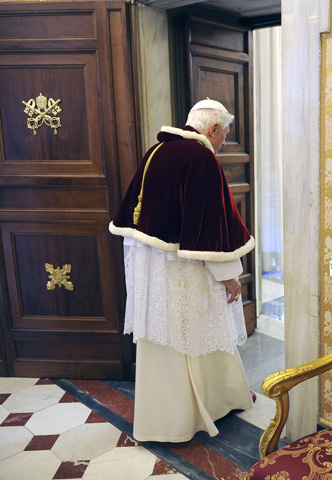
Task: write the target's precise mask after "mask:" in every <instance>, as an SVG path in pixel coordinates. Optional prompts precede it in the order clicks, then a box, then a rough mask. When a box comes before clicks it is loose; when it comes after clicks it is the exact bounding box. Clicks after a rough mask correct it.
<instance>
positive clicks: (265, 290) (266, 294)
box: [262, 278, 284, 303]
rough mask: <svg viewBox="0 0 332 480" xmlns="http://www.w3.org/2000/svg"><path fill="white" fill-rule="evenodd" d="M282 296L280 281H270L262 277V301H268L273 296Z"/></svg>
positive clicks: (273, 297) (282, 289)
mask: <svg viewBox="0 0 332 480" xmlns="http://www.w3.org/2000/svg"><path fill="white" fill-rule="evenodd" d="M283 296H284V286H283V285H282V284H281V283H277V282H272V280H267V279H266V278H262V303H266V302H270V301H271V300H274V299H275V298H280V297H283Z"/></svg>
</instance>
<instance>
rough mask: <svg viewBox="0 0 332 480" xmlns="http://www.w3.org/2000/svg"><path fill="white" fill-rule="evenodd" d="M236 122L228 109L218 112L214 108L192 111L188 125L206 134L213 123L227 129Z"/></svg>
mask: <svg viewBox="0 0 332 480" xmlns="http://www.w3.org/2000/svg"><path fill="white" fill-rule="evenodd" d="M233 120H234V115H232V114H231V113H229V112H228V111H227V110H226V109H225V111H223V110H216V109H214V108H199V109H197V110H190V112H189V114H188V118H187V122H186V125H190V126H191V127H193V128H194V129H195V130H197V131H198V132H200V133H206V132H207V130H208V129H209V127H210V126H211V125H212V124H213V123H217V124H218V125H220V126H221V128H226V127H227V126H228V125H229V124H230V123H232V121H233Z"/></svg>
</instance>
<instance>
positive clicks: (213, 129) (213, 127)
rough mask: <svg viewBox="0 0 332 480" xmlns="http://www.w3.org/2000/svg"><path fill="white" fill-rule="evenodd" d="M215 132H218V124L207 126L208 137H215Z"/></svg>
mask: <svg viewBox="0 0 332 480" xmlns="http://www.w3.org/2000/svg"><path fill="white" fill-rule="evenodd" d="M217 131H218V124H217V123H212V124H211V125H210V126H209V135H210V136H211V137H212V138H213V137H215V136H216V134H217Z"/></svg>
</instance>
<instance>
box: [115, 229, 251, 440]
mask: <svg viewBox="0 0 332 480" xmlns="http://www.w3.org/2000/svg"><path fill="white" fill-rule="evenodd" d="M124 261H125V272H126V287H127V306H126V318H125V330H124V333H133V340H134V342H135V343H137V356H136V385H135V416H134V438H135V439H136V440H139V441H160V442H184V441H187V440H190V439H191V438H192V437H193V436H194V435H195V433H196V432H198V431H199V430H204V431H206V432H208V433H209V435H210V436H214V435H217V434H218V429H217V428H216V426H215V425H214V423H213V422H214V421H216V420H217V419H218V418H221V417H223V416H225V415H227V413H228V412H230V411H231V410H234V409H242V410H247V409H250V408H252V400H251V395H250V391H249V389H248V384H247V381H246V377H245V373H244V370H243V365H242V362H241V359H240V356H239V353H238V350H237V345H243V344H244V342H245V341H246V339H247V334H246V329H245V322H244V317H243V307H242V301H241V299H239V301H238V302H232V303H231V304H229V303H228V294H227V291H226V288H225V286H224V284H223V282H222V280H227V279H231V278H234V277H236V276H238V275H239V274H240V273H241V272H242V264H241V260H240V259H238V260H234V261H230V262H203V261H200V260H186V259H181V258H179V257H178V256H177V254H176V252H166V251H163V250H159V249H156V248H154V247H150V246H148V245H145V244H143V243H141V242H138V241H137V240H134V239H132V238H125V239H124Z"/></svg>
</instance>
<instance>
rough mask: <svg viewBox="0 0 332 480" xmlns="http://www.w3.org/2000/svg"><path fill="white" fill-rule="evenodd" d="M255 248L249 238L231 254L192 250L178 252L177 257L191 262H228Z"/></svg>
mask: <svg viewBox="0 0 332 480" xmlns="http://www.w3.org/2000/svg"><path fill="white" fill-rule="evenodd" d="M254 247H255V239H254V237H250V240H248V241H247V243H246V244H245V245H242V247H240V248H238V249H236V250H234V251H233V252H203V251H194V250H179V251H178V257H181V258H188V259H191V260H206V261H209V262H229V261H231V260H236V259H237V258H241V257H243V255H246V254H247V253H249V252H250V250H252V249H253V248H254Z"/></svg>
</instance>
